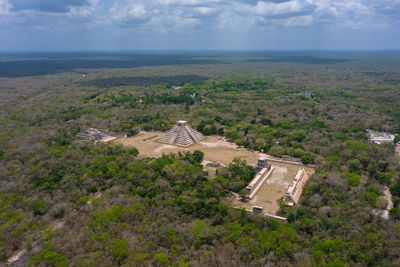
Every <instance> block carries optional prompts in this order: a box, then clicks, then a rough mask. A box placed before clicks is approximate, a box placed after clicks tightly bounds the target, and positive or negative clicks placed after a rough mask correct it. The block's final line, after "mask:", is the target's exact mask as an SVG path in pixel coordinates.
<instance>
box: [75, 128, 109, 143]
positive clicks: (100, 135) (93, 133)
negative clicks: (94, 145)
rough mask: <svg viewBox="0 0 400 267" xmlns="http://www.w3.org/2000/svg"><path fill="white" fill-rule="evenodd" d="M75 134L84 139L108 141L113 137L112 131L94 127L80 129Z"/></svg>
mask: <svg viewBox="0 0 400 267" xmlns="http://www.w3.org/2000/svg"><path fill="white" fill-rule="evenodd" d="M76 136H77V137H78V138H79V139H82V140H84V141H110V140H112V139H115V136H114V133H108V132H103V131H100V130H99V129H96V128H89V129H87V130H85V131H81V132H79V133H78V134H77V135H76Z"/></svg>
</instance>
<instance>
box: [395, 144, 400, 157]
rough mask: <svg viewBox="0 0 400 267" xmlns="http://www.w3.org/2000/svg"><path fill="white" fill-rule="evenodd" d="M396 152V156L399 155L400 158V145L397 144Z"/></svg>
mask: <svg viewBox="0 0 400 267" xmlns="http://www.w3.org/2000/svg"><path fill="white" fill-rule="evenodd" d="M395 151H396V155H397V156H400V143H397V144H396V148H395Z"/></svg>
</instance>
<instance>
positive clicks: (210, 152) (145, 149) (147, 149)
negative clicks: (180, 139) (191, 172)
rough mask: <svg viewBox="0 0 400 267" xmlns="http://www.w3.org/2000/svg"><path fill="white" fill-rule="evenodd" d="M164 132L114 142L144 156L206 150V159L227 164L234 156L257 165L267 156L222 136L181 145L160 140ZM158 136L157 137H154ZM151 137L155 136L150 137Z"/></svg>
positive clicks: (209, 137) (143, 134)
mask: <svg viewBox="0 0 400 267" xmlns="http://www.w3.org/2000/svg"><path fill="white" fill-rule="evenodd" d="M164 134H165V133H163V132H145V133H142V134H140V135H137V136H134V137H127V138H122V139H117V140H115V141H113V142H115V143H120V144H122V145H124V146H128V147H136V148H137V149H138V150H139V155H140V156H142V157H155V158H157V157H161V156H162V154H170V153H177V152H179V151H191V152H193V151H195V150H201V151H203V152H204V159H205V160H206V161H209V162H222V163H224V164H226V165H229V163H231V162H232V160H233V159H234V158H240V159H243V160H246V162H247V164H250V165H255V164H256V163H257V160H258V158H259V157H261V156H266V154H262V153H259V152H256V151H252V150H248V149H246V148H238V147H237V145H236V144H232V143H229V142H226V141H222V140H220V139H221V137H220V136H207V137H206V138H205V139H203V141H201V142H199V143H196V144H193V145H191V146H189V147H180V146H176V145H168V144H163V143H160V142H158V140H159V139H160V138H161V137H162V136H163V135H164ZM154 136H157V137H154ZM150 137H154V138H151V139H149V138H150Z"/></svg>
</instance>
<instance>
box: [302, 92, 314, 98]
mask: <svg viewBox="0 0 400 267" xmlns="http://www.w3.org/2000/svg"><path fill="white" fill-rule="evenodd" d="M299 96H302V97H305V98H309V99H311V98H313V97H314V96H315V95H314V92H311V91H304V92H301V93H300V94H299Z"/></svg>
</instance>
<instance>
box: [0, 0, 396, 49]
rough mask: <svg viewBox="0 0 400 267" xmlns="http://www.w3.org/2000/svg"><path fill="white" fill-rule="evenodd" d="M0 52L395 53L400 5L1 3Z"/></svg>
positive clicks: (274, 0) (221, 0) (278, 0)
mask: <svg viewBox="0 0 400 267" xmlns="http://www.w3.org/2000/svg"><path fill="white" fill-rule="evenodd" d="M0 39H1V40H2V41H1V42H0V51H85V50H86V51H90V50H96V51H98V50H102V51H109V50H398V49H400V0H382V1H372V0H349V1H346V0H289V1H287V0H268V1H254V0H234V1H228V0H203V1H201V0H154V1H145V0H105V1H99V0H59V1H52V0H0Z"/></svg>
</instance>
